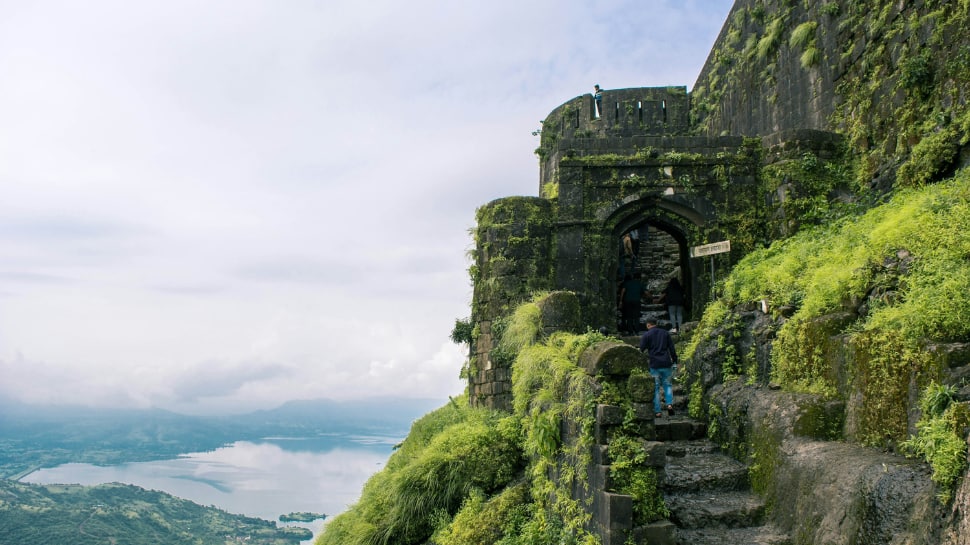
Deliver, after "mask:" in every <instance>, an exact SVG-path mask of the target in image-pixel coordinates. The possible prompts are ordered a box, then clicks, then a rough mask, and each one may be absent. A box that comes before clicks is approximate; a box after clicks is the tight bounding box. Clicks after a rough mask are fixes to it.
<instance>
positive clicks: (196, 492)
mask: <svg viewBox="0 0 970 545" xmlns="http://www.w3.org/2000/svg"><path fill="white" fill-rule="evenodd" d="M401 439H402V438H401V437H381V436H356V435H342V434H333V435H322V436H317V437H296V438H283V437H277V438H267V439H264V440H263V441H260V442H249V441H239V442H236V443H233V444H232V445H229V446H226V447H223V448H220V449H217V450H214V451H211V452H196V453H190V454H185V455H182V456H180V457H178V458H175V459H171V460H159V461H154V462H132V463H126V464H121V465H115V466H106V467H101V466H94V465H90V464H65V465H61V466H57V467H54V468H48V469H40V470H38V471H35V472H33V473H31V474H29V475H27V476H26V477H24V478H22V479H21V481H23V482H28V483H38V484H55V483H59V484H82V485H97V484H102V483H111V482H118V483H127V484H133V485H136V486H140V487H142V488H147V489H153V490H160V491H163V492H167V493H169V494H172V495H174V496H178V497H180V498H185V499H188V500H192V501H194V502H196V503H199V504H201V505H214V506H216V507H218V508H220V509H223V510H225V511H228V512H230V513H236V514H242V515H248V516H254V517H259V518H263V519H267V520H275V521H277V523H279V522H278V520H279V516H280V515H284V514H287V513H291V512H296V511H310V512H314V513H323V514H326V515H327V517H328V518H330V517H332V516H334V515H336V514H339V513H341V512H343V511H344V510H346V509H347V507H349V506H350V505H351V504H353V503H354V502H356V501H357V499H358V498H359V497H360V492H361V489H362V488H363V485H364V483H365V482H366V481H367V479H368V478H370V476H371V475H373V474H374V473H376V472H377V471H379V470H380V469H382V468H383V467H384V464H385V462H387V459H388V457H389V456H390V454H391V452H392V450H393V446H394V445H395V444H396V443H398V442H400V441H401ZM324 523H325V521H319V520H318V521H315V522H313V523H287V524H285V525H296V526H302V527H304V528H309V529H310V530H312V531H313V533H314V537H316V536H317V535H318V534H319V532H320V529H321V528H322V527H323V525H324ZM281 525H283V524H281ZM304 543H311V541H306V542H304Z"/></svg>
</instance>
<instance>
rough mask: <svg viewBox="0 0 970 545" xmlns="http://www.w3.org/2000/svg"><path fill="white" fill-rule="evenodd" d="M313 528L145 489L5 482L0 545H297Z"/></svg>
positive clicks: (1, 484) (0, 484) (0, 497)
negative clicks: (278, 522)
mask: <svg viewBox="0 0 970 545" xmlns="http://www.w3.org/2000/svg"><path fill="white" fill-rule="evenodd" d="M311 537H312V533H311V532H310V531H309V530H307V529H305V528H295V527H293V528H290V527H284V528H279V527H277V526H276V524H275V523H274V522H270V521H265V520H261V519H257V518H252V517H245V516H241V515H232V514H229V513H226V512H225V511H222V510H219V509H216V508H214V507H203V506H201V505H198V504H196V503H192V502H190V501H187V500H183V499H179V498H176V497H174V496H170V495H168V494H165V493H162V492H157V491H153V490H145V489H143V488H139V487H137V486H129V485H122V484H105V485H100V486H95V487H82V486H60V485H56V486H54V485H52V486H40V485H28V484H23V483H17V482H13V481H10V480H5V479H0V543H5V544H11V545H12V544H19V543H22V544H28V543H29V544H31V545H43V544H46V543H72V544H75V545H95V544H98V545H100V544H104V543H124V544H125V545H158V544H160V543H164V544H166V545H176V544H180V543H184V544H193V545H196V544H204V545H210V544H211V545H217V544H218V545H224V544H227V543H249V544H252V545H295V544H297V543H299V542H300V541H301V540H306V539H310V538H311Z"/></svg>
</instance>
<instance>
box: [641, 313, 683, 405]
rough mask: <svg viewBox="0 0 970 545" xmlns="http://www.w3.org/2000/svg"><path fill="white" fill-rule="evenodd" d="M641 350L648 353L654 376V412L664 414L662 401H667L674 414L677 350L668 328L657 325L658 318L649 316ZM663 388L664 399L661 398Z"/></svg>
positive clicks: (651, 372)
mask: <svg viewBox="0 0 970 545" xmlns="http://www.w3.org/2000/svg"><path fill="white" fill-rule="evenodd" d="M640 352H644V353H646V354H647V359H648V360H649V361H650V374H651V375H652V376H653V412H654V415H655V416H656V417H657V418H660V417H661V416H663V413H662V412H661V402H662V401H666V402H667V405H666V408H667V414H669V415H670V416H673V415H674V386H673V384H672V383H671V378H672V377H673V375H674V372H675V371H676V370H677V350H676V349H675V348H674V341H673V339H671V338H670V334H669V333H667V330H666V329H663V328H662V327H657V320H656V318H647V330H646V331H644V332H643V335H642V336H641V337H640ZM661 389H662V390H663V396H664V399H663V400H661V399H660V392H661Z"/></svg>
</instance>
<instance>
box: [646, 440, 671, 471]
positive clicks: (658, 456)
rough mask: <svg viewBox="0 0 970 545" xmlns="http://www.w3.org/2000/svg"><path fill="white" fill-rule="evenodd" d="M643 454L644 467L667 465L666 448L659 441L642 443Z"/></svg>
mask: <svg viewBox="0 0 970 545" xmlns="http://www.w3.org/2000/svg"><path fill="white" fill-rule="evenodd" d="M643 452H644V453H645V454H646V455H647V459H646V461H644V465H646V466H648V467H664V466H666V465H667V446H666V445H665V444H663V443H661V442H660V441H644V442H643Z"/></svg>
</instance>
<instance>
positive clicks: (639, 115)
mask: <svg viewBox="0 0 970 545" xmlns="http://www.w3.org/2000/svg"><path fill="white" fill-rule="evenodd" d="M637 123H643V101H641V100H638V101H637Z"/></svg>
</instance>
